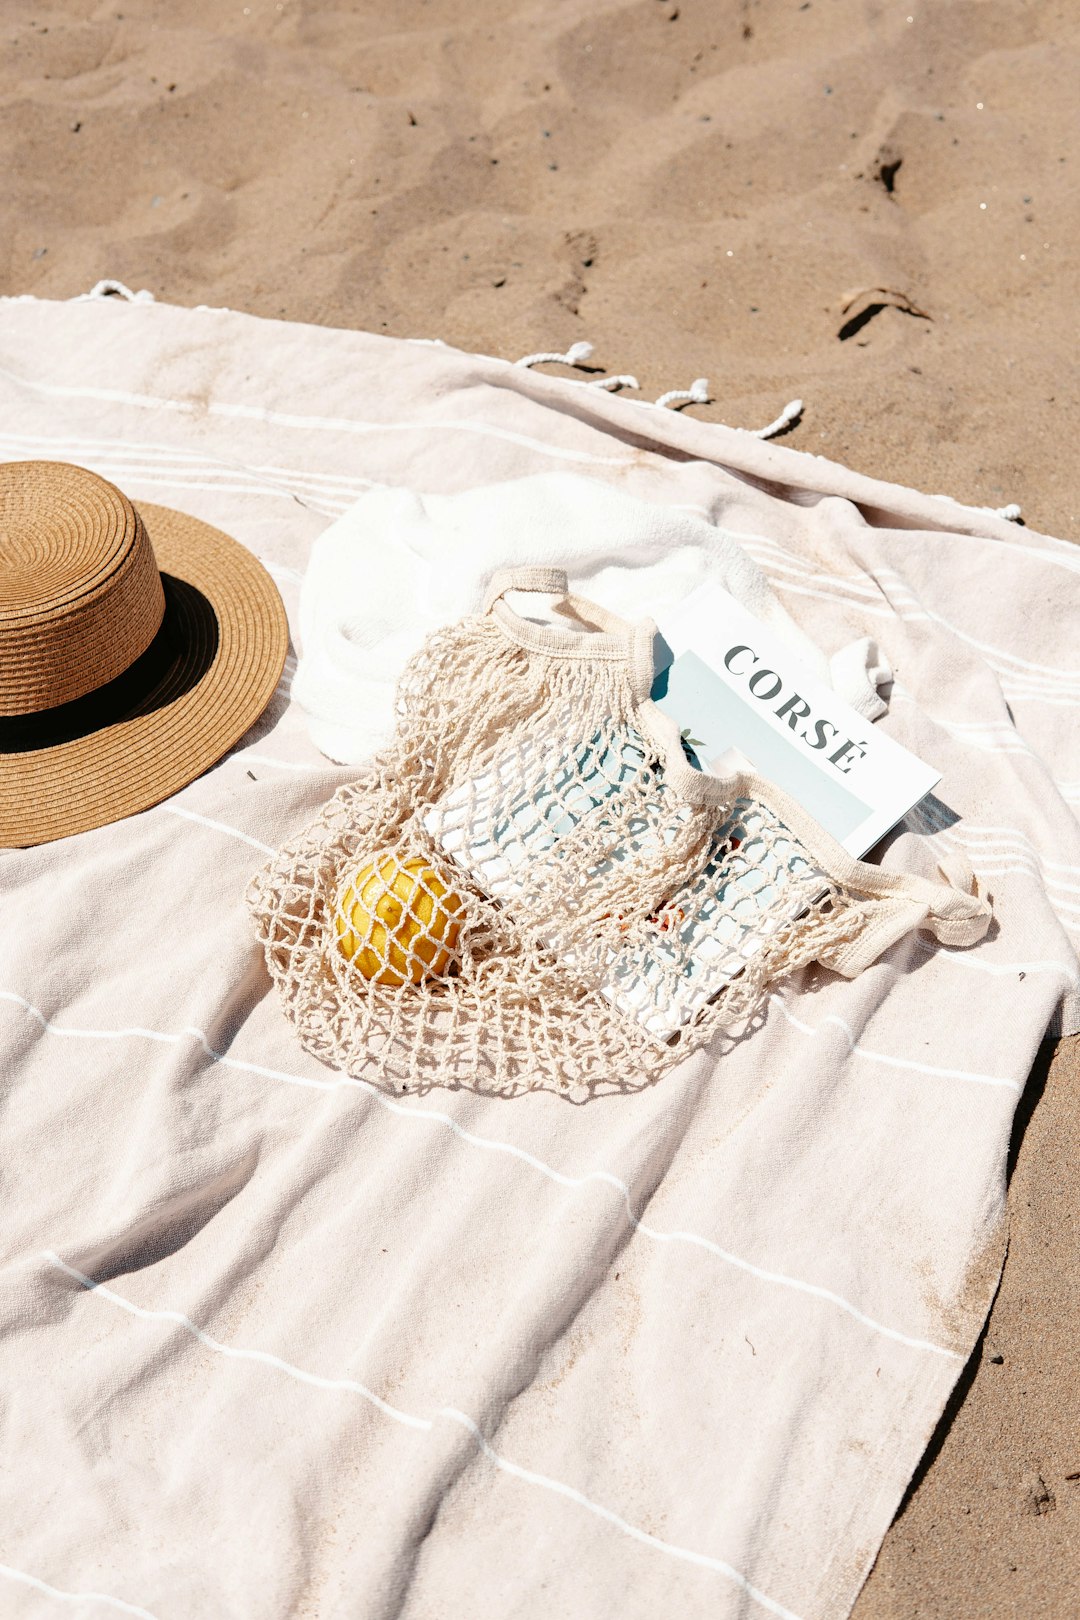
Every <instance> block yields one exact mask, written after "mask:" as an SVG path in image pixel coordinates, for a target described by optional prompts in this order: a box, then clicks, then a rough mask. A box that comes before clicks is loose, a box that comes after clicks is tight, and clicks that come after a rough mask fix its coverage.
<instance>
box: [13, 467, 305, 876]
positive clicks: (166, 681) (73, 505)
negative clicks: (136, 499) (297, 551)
mask: <svg viewBox="0 0 1080 1620" xmlns="http://www.w3.org/2000/svg"><path fill="white" fill-rule="evenodd" d="M288 643H289V626H288V622H287V620H286V618H285V610H284V608H283V606H282V603H281V597H280V596H279V595H278V591H277V587H276V586H275V584H274V582H273V580H272V579H271V578H270V575H269V574H268V573H267V571H266V569H265V568H264V567H263V566H262V564H261V563H260V562H259V561H258V559H257V558H256V557H255V556H254V555H253V553H252V552H251V551H249V550H248V549H247V547H246V546H243V545H241V544H240V543H239V542H238V541H237V540H234V539H232V538H231V537H230V536H229V535H227V534H223V533H222V532H221V530H220V529H214V528H211V526H210V525H209V524H208V523H203V522H201V521H200V519H198V518H195V517H192V516H190V514H188V513H186V512H176V511H173V510H172V509H171V508H169V507H165V506H153V505H149V504H147V503H145V502H140V503H139V505H138V507H135V506H133V505H132V503H131V501H129V500H128V498H127V496H126V495H124V494H123V493H122V492H121V491H120V490H118V489H116V488H115V487H114V486H113V485H112V484H110V483H107V482H106V480H105V479H104V478H99V477H98V475H97V474H96V473H92V472H90V471H88V470H87V469H86V468H85V467H73V466H69V465H67V464H66V463H62V462H53V461H17V462H8V463H6V464H0V849H7V848H11V847H15V848H19V847H26V846H27V845H30V844H40V843H45V842H46V841H47V840H49V839H52V838H64V837H69V836H71V835H72V834H75V833H81V832H90V831H92V830H93V829H94V828H96V827H102V826H104V825H105V824H106V823H108V822H113V821H119V820H121V819H123V818H124V817H126V816H131V815H134V814H135V813H136V812H137V811H140V810H146V809H148V808H149V807H150V806H151V805H155V804H159V803H160V802H161V801H162V800H163V799H166V798H168V797H169V796H170V795H171V794H173V793H177V792H179V791H180V789H181V788H183V787H186V786H187V784H188V783H189V782H192V781H194V780H195V778H196V777H197V776H199V775H201V773H202V772H203V771H206V770H209V768H210V766H211V765H214V764H216V763H217V761H218V760H220V759H221V758H223V756H224V755H226V754H227V753H228V751H229V750H230V749H231V748H233V747H234V746H235V745H236V743H237V742H239V740H240V738H241V737H242V736H243V735H244V733H245V732H246V731H247V730H248V728H249V727H250V726H252V725H253V724H254V722H255V721H256V720H257V719H258V718H259V716H260V715H261V714H262V713H263V711H264V710H265V708H266V706H267V704H268V703H269V701H270V699H271V698H272V696H273V695H274V691H275V689H276V687H277V684H278V681H279V680H280V678H281V672H282V668H283V666H284V663H285V653H286V650H287V648H288Z"/></svg>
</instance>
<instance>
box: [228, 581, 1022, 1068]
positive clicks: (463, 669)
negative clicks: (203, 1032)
mask: <svg viewBox="0 0 1080 1620" xmlns="http://www.w3.org/2000/svg"><path fill="white" fill-rule="evenodd" d="M513 592H524V593H544V594H547V595H554V596H555V597H556V598H557V600H556V603H555V611H556V614H557V615H558V618H559V619H561V620H562V621H564V622H563V623H556V624H551V623H542V622H539V621H538V620H536V619H532V618H529V617H526V616H523V615H522V614H519V613H516V612H515V611H514V609H513V607H512V606H511V605H510V603H509V602H507V600H506V597H507V595H508V594H509V593H513ZM655 634H656V629H655V625H653V623H652V622H651V621H650V620H643V621H641V622H640V623H634V624H630V623H627V622H626V621H625V620H623V619H620V618H619V617H618V616H617V615H615V614H613V613H610V612H608V611H607V610H606V609H604V608H602V607H600V606H598V605H597V604H595V603H592V602H590V601H588V600H586V599H585V598H581V597H578V596H575V595H573V594H572V593H570V592H569V590H568V581H567V576H566V573H565V572H564V571H563V570H562V569H558V568H546V567H527V568H518V569H510V570H505V571H500V572H499V573H497V574H495V575H494V576H493V577H492V579H491V581H490V584H489V586H488V590H487V593H486V596H485V607H484V611H483V612H482V613H481V614H478V615H476V616H474V617H472V618H469V619H465V620H463V621H462V622H460V623H458V624H455V625H450V626H448V627H446V628H445V629H443V630H439V631H437V632H435V633H434V634H433V635H432V636H430V637H429V639H428V641H427V642H426V643H425V644H424V646H423V647H422V648H421V650H420V652H419V653H417V654H416V656H415V657H414V659H413V660H412V661H411V662H410V664H409V665H408V667H407V668H406V670H405V672H404V673H403V676H402V678H401V681H400V683H399V689H398V697H397V730H396V734H395V737H394V740H393V742H392V744H391V745H390V746H389V747H388V748H387V749H386V750H384V751H383V752H382V753H380V754H378V755H377V756H375V758H374V759H373V760H372V761H371V762H370V764H369V765H368V767H367V768H366V769H365V770H364V772H363V774H362V775H361V776H360V777H359V778H358V780H357V781H355V782H352V783H349V784H347V785H346V786H345V787H343V788H341V789H339V791H338V792H337V794H336V795H335V796H334V798H333V799H331V800H330V801H329V803H328V804H326V805H325V806H324V807H323V809H322V810H321V811H320V812H319V814H318V815H317V817H316V818H315V820H314V821H313V822H312V824H311V825H310V826H309V827H308V828H307V829H305V831H304V832H302V833H301V834H300V835H299V836H298V837H297V838H295V839H294V840H292V842H291V843H289V844H288V845H286V847H285V848H284V849H283V850H281V851H280V852H279V853H278V854H277V855H276V856H275V857H274V858H273V859H272V860H271V861H269V862H268V863H267V865H266V867H265V868H264V869H263V871H262V872H260V873H259V874H258V875H257V876H256V878H255V879H254V880H253V882H252V884H251V887H250V889H249V902H250V905H251V908H252V911H253V914H254V917H255V920H256V925H257V929H258V933H259V937H260V939H261V941H262V943H263V946H264V950H265V954H266V961H267V964H268V967H269V970H270V973H271V975H272V977H273V978H274V980H275V982H276V984H277V986H278V989H279V991H280V992H281V995H282V998H283V1002H284V1006H285V1010H286V1013H287V1015H288V1017H289V1018H290V1019H291V1020H292V1022H293V1023H294V1025H295V1026H296V1029H297V1033H298V1035H299V1037H300V1039H301V1041H302V1042H303V1044H304V1045H305V1047H307V1048H308V1050H309V1051H311V1052H313V1053H314V1054H315V1055H317V1056H318V1057H320V1058H321V1059H323V1061H325V1062H327V1063H329V1064H331V1065H332V1066H334V1067H336V1068H341V1069H344V1070H346V1071H347V1072H348V1073H350V1074H352V1075H356V1076H362V1077H364V1078H365V1079H368V1080H370V1081H372V1082H373V1083H375V1084H377V1085H380V1086H383V1087H384V1088H386V1089H388V1090H391V1091H395V1092H401V1091H414V1092H415V1091H426V1090H428V1089H430V1088H431V1087H434V1086H468V1087H470V1088H472V1089H475V1090H480V1091H484V1092H490V1093H495V1094H499V1095H503V1096H507V1095H514V1094H516V1093H517V1092H520V1091H524V1090H527V1089H534V1088H537V1087H543V1088H547V1089H551V1090H555V1091H559V1092H561V1093H563V1094H567V1095H570V1096H573V1097H574V1098H576V1099H580V1100H584V1099H585V1098H588V1097H591V1096H595V1095H598V1094H602V1093H605V1092H611V1091H625V1090H629V1089H635V1088H637V1087H640V1086H642V1085H646V1084H649V1083H651V1082H652V1081H654V1080H656V1079H658V1078H659V1077H660V1076H661V1075H662V1074H663V1073H664V1072H665V1070H667V1069H669V1068H670V1067H671V1066H672V1064H674V1063H675V1062H677V1061H678V1060H679V1059H680V1058H682V1057H684V1056H686V1055H687V1054H689V1053H690V1052H693V1051H695V1050H697V1049H699V1048H701V1047H702V1046H704V1045H705V1044H706V1043H708V1042H711V1041H723V1040H725V1039H732V1038H734V1039H738V1038H741V1035H742V1034H743V1033H745V1032H746V1031H748V1030H752V1029H753V1027H754V1024H755V1021H756V1020H758V1019H759V1018H760V1017H761V1015H762V1006H763V1003H764V1001H765V998H766V995H767V992H768V989H769V987H770V985H771V984H773V983H774V982H775V981H776V980H777V979H779V978H781V977H782V976H784V975H786V974H790V973H793V972H796V971H798V970H799V969H802V968H806V967H808V966H810V965H811V964H812V963H820V964H822V965H823V966H825V967H826V968H829V969H831V970H832V971H834V972H838V973H841V974H844V975H847V976H849V977H850V976H854V975H855V974H857V973H859V972H861V971H862V970H863V969H864V968H865V967H866V966H868V965H869V963H871V962H873V961H874V960H876V959H877V957H878V956H880V955H881V953H882V951H884V950H886V949H888V947H889V946H890V945H892V944H893V943H895V942H896V940H898V939H899V938H900V937H901V936H902V935H903V934H905V933H906V932H908V931H909V930H910V929H912V928H917V927H918V928H926V929H928V930H929V931H930V932H931V933H933V934H934V936H935V937H936V938H937V939H938V940H939V941H941V942H942V943H943V944H946V945H950V946H965V945H970V944H972V943H974V942H975V941H976V940H977V939H979V938H981V937H982V935H983V934H984V933H985V930H986V927H987V924H988V922H989V918H990V905H989V902H988V899H987V897H986V896H985V895H984V894H981V893H980V892H979V890H978V888H977V886H976V885H975V882H974V879H973V878H972V876H971V873H970V870H969V869H965V868H963V867H961V866H960V865H959V864H956V863H952V864H950V865H949V866H948V867H947V868H945V869H942V870H941V871H940V874H939V875H940V877H941V879H942V881H941V882H936V881H932V880H931V879H928V878H926V877H923V876H921V875H917V874H913V873H904V872H892V871H885V870H883V869H882V868H880V867H876V866H872V865H870V864H868V863H866V862H863V861H857V860H855V859H854V858H853V857H852V856H850V855H849V854H848V853H847V852H846V851H845V850H844V849H843V848H842V847H841V846H840V845H839V844H838V843H836V841H835V840H834V839H832V838H831V837H830V836H829V835H828V834H827V833H826V832H825V831H824V830H823V829H822V828H821V827H820V826H819V825H818V824H817V822H815V821H814V820H813V818H812V817H810V816H809V815H808V814H807V813H806V812H805V811H804V810H803V808H802V806H801V805H799V804H797V803H795V802H794V801H793V800H791V799H790V798H789V797H788V796H787V795H786V794H784V793H782V792H781V791H779V790H778V789H777V788H776V787H775V786H773V785H772V784H771V783H769V782H768V781H765V780H764V779H762V778H761V777H759V776H756V775H754V774H752V773H743V774H738V775H734V776H731V777H726V778H724V777H718V776H712V775H709V774H706V773H704V772H701V771H698V770H695V769H694V768H693V767H692V766H691V765H690V763H689V761H688V760H687V759H686V758H685V756H684V754H683V751H682V745H681V740H680V736H679V730H678V727H677V726H676V725H675V723H674V721H673V720H671V719H670V718H668V717H667V716H665V715H664V714H663V713H662V712H661V711H660V710H659V709H657V708H656V706H655V705H654V704H653V703H652V701H651V698H650V696H649V693H650V690H651V686H652V678H653V642H654V638H655ZM729 1032H732V1033H729Z"/></svg>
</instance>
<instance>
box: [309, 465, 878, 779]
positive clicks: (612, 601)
mask: <svg viewBox="0 0 1080 1620" xmlns="http://www.w3.org/2000/svg"><path fill="white" fill-rule="evenodd" d="M508 564H512V565H514V566H521V565H523V564H539V565H557V566H562V567H565V568H566V569H567V571H568V573H569V576H570V584H571V588H572V589H573V590H575V591H578V592H581V593H583V594H586V595H588V596H590V597H592V598H593V599H594V600H596V601H598V602H600V603H602V604H603V606H605V607H607V608H610V609H611V610H612V611H613V612H616V613H620V614H622V615H623V616H624V617H626V618H630V619H640V618H643V617H645V616H646V615H649V616H652V617H655V616H657V615H658V614H661V613H662V612H663V610H664V608H665V607H671V606H672V605H673V604H674V603H676V602H678V601H680V600H681V599H682V598H683V597H684V596H685V595H687V594H688V592H690V591H692V590H694V589H695V588H696V587H697V586H698V585H701V584H703V583H704V582H705V580H706V579H715V580H718V581H719V582H720V583H721V584H723V585H724V587H725V588H726V589H727V590H729V591H730V592H731V594H732V595H733V596H735V597H737V598H738V600H739V601H740V602H741V603H742V604H743V606H744V607H746V608H748V609H749V610H750V612H752V613H754V614H756V615H757V617H758V618H759V619H761V620H762V621H763V622H764V623H765V624H767V625H768V626H769V627H770V629H772V630H773V631H774V632H775V633H776V634H777V635H779V636H780V637H782V638H783V639H784V640H786V641H787V642H788V644H789V645H790V646H791V648H792V650H793V652H795V653H796V654H797V655H798V656H799V657H800V658H801V659H802V660H803V661H804V663H806V664H808V665H809V666H810V667H811V668H812V669H813V670H814V672H815V674H817V675H818V676H819V677H820V678H821V679H823V680H826V681H828V680H830V679H831V680H832V682H833V684H834V685H835V686H836V689H837V690H838V691H839V692H841V694H842V695H843V696H844V697H846V698H847V699H848V701H849V702H852V703H854V704H855V706H856V707H857V708H858V709H859V712H860V713H862V714H864V715H865V716H866V717H867V718H868V719H876V718H877V716H878V715H880V714H883V713H884V712H885V704H884V703H883V702H882V701H881V700H880V699H879V698H877V696H876V693H875V691H874V685H873V681H874V678H875V677H876V678H877V679H886V678H890V677H889V671H888V668H887V665H881V662H880V659H879V656H878V652H877V648H876V646H874V645H873V644H872V643H871V642H869V641H860V642H856V643H855V644H853V646H851V647H850V648H846V649H844V651H843V653H842V654H839V655H837V661H836V662H835V663H834V664H833V666H832V667H831V668H830V664H829V661H828V660H827V659H826V658H825V657H824V655H823V654H822V652H821V650H820V649H819V648H818V647H817V646H816V645H815V643H814V642H812V641H811V640H810V639H809V638H808V637H807V636H806V635H804V633H803V632H802V631H801V630H800V629H799V627H798V626H797V625H796V624H795V622H794V621H793V620H792V619H791V617H790V616H789V615H788V613H787V612H786V611H785V609H784V608H783V607H782V606H781V604H780V602H779V601H778V599H777V597H776V595H775V594H774V592H773V589H772V587H771V585H770V584H769V582H768V580H767V578H766V577H765V575H764V573H763V572H762V570H761V569H760V568H759V567H758V565H757V563H755V562H754V561H753V560H752V559H751V557H750V556H749V555H748V553H747V552H746V551H744V550H743V548H742V547H741V546H740V544H739V542H738V539H737V538H736V537H735V536H734V535H732V534H729V533H727V532H726V531H725V530H724V529H722V528H718V527H717V526H716V525H715V524H713V523H710V522H709V521H708V520H707V519H706V518H705V517H703V516H696V515H694V514H693V513H691V512H687V511H685V510H682V509H681V508H679V507H675V506H666V505H658V504H656V503H654V502H651V501H645V500H640V499H638V498H637V497H635V496H633V495H629V494H626V493H625V492H624V491H622V490H619V489H616V488H614V487H613V486H612V485H610V484H607V483H602V482H601V481H600V480H598V479H595V478H584V477H581V476H580V475H578V474H575V473H541V474H538V475H535V476H533V477H529V478H520V479H515V480H514V481H512V482H509V483H500V484H488V485H485V486H482V487H481V488H478V489H470V490H465V491H464V492H462V493H461V494H456V495H421V494H417V493H415V492H414V491H412V490H409V489H375V490H372V491H371V492H370V493H369V494H366V495H364V496H362V497H361V498H360V500H358V501H357V502H356V504H355V505H354V506H351V507H350V508H349V510H348V511H347V512H345V513H344V514H343V515H342V517H340V518H339V519H338V520H337V522H336V523H334V524H332V525H331V527H330V528H329V529H327V530H325V531H324V533H323V534H322V535H320V537H319V539H318V540H317V541H316V542H315V545H314V548H313V550H312V554H311V561H310V563H309V565H308V570H307V574H306V576H305V579H304V585H303V589H302V591H301V596H300V635H301V653H302V656H301V658H300V663H299V667H298V669H297V672H296V677H295V679H294V681H293V687H292V695H293V697H294V698H295V699H296V701H297V702H298V703H299V704H300V706H301V707H302V708H303V709H304V710H305V712H306V714H307V717H308V724H309V727H310V730H311V737H312V740H313V742H314V743H315V745H316V747H317V748H319V749H320V750H321V751H322V752H323V753H324V754H326V755H328V756H329V757H330V758H331V759H333V760H335V761H337V762H338V763H339V764H354V763H358V762H359V761H360V760H362V759H365V758H366V757H367V756H368V755H369V754H370V753H371V752H372V750H373V749H375V748H377V747H379V746H381V745H382V744H383V743H384V742H386V741H387V740H388V738H389V735H390V731H391V723H392V715H393V695H394V685H395V682H396V680H397V677H398V675H399V674H400V672H401V669H402V666H403V665H404V663H405V661H406V660H407V658H408V657H409V656H410V655H411V654H412V653H413V652H415V651H416V649H417V648H418V647H419V646H420V644H421V643H422V641H423V640H424V638H425V636H426V635H427V634H428V633H429V631H431V630H432V629H434V628H435V627H436V626H437V625H440V624H447V623H449V622H450V621H452V620H454V619H457V618H461V617H463V616H465V615H466V614H469V613H473V612H478V611H479V609H480V606H481V604H482V602H483V598H484V592H485V590H486V588H487V584H488V582H489V580H490V579H491V576H492V575H493V574H494V573H495V571H496V570H497V569H499V568H502V567H505V566H506V565H508ZM868 671H872V674H868ZM838 673H839V676H840V677H841V678H839V679H838Z"/></svg>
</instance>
